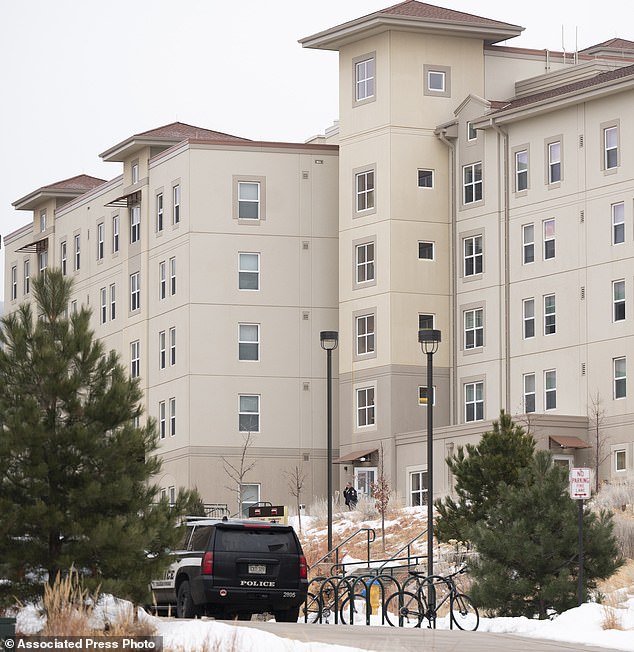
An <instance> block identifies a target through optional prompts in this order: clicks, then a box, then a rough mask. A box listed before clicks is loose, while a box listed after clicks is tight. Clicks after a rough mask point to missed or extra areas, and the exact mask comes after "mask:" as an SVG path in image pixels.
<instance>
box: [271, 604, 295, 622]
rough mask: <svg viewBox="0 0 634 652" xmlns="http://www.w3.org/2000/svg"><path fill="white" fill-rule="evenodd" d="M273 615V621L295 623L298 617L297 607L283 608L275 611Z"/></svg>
mask: <svg viewBox="0 0 634 652" xmlns="http://www.w3.org/2000/svg"><path fill="white" fill-rule="evenodd" d="M273 615H274V616H275V622H278V623H296V622H297V619H298V618H299V607H293V608H292V609H284V611H276V612H275V613H274V614H273Z"/></svg>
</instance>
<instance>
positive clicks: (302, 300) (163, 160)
mask: <svg viewBox="0 0 634 652" xmlns="http://www.w3.org/2000/svg"><path fill="white" fill-rule="evenodd" d="M521 31H522V28H521V27H519V26H517V25H511V24H508V23H504V22H500V21H497V20H492V19H488V18H482V17H478V16H473V15H470V14H465V13H462V12H457V11H452V10H449V9H444V8H440V7H435V6H433V5H428V4H424V3H420V2H415V1H413V0H412V1H407V2H403V3H401V4H398V5H395V6H393V7H390V8H388V9H385V10H383V11H379V12H375V13H373V14H370V15H368V16H364V17H361V18H358V19H356V20H352V21H350V22H348V23H344V24H342V25H338V26H335V27H333V28H331V29H328V30H325V31H322V32H320V33H318V34H314V35H312V36H309V37H306V38H303V39H302V40H301V41H300V42H301V44H302V45H303V46H304V47H310V48H318V49H328V50H335V51H338V52H339V62H340V65H339V82H340V85H339V88H340V105H339V121H338V122H337V123H336V125H335V126H333V127H331V128H330V129H328V130H327V131H326V135H325V136H324V137H320V138H314V139H312V140H310V141H308V142H307V143H305V144H289V143H260V142H257V143H256V142H252V141H249V140H245V139H242V138H237V137H232V136H227V135H226V134H219V133H217V132H213V131H208V130H205V129H199V128H195V127H189V126H187V125H181V124H175V125H169V126H167V127H163V128H159V129H155V130H153V131H149V132H145V133H143V134H138V135H135V136H133V137H131V138H129V139H127V140H125V141H123V142H122V143H119V144H117V145H116V146H114V147H112V148H111V149H109V150H108V151H106V152H104V153H103V154H102V155H101V156H102V158H103V159H104V160H106V161H116V162H120V163H122V164H123V173H122V176H120V177H117V178H116V179H113V180H112V181H102V180H98V179H93V178H89V177H84V176H80V177H77V178H75V179H71V180H67V181H65V182H61V183H58V184H53V185H51V186H47V187H45V188H40V189H38V190H36V191H35V192H33V193H31V194H29V195H28V196H26V197H24V198H22V199H19V200H18V201H16V202H15V204H14V206H15V207H16V208H17V209H19V210H27V211H31V212H32V221H30V222H29V224H28V225H26V226H25V227H24V228H23V229H20V230H19V231H16V232H15V233H12V234H10V235H9V236H7V237H6V238H5V242H6V249H7V255H6V274H5V278H6V281H5V310H7V311H10V310H14V309H15V308H16V307H17V305H19V303H20V302H21V301H23V300H24V299H28V298H29V284H30V277H31V276H32V275H34V274H36V273H38V272H39V271H41V270H43V269H45V268H46V267H47V266H53V265H54V266H61V267H62V269H65V270H66V273H67V274H68V275H69V276H72V277H73V278H74V279H75V292H76V301H77V303H78V304H82V303H84V304H89V305H90V306H91V307H92V309H93V319H94V327H95V332H96V333H97V335H98V336H99V337H102V338H103V339H104V341H105V342H106V345H107V346H108V347H110V348H114V349H116V350H118V351H119V352H120V353H121V355H122V358H123V359H124V361H126V363H127V364H129V367H130V372H131V373H132V374H133V375H138V376H139V377H140V379H141V384H142V386H143V388H144V391H145V397H146V408H147V410H146V411H147V414H148V415H150V416H152V417H154V418H156V420H157V423H158V427H159V432H160V435H161V454H162V456H163V459H164V461H165V463H164V475H163V476H162V477H161V478H160V479H159V480H158V482H159V485H160V486H161V488H162V489H163V490H164V491H165V492H166V493H167V494H168V495H169V494H170V493H171V492H172V491H174V490H175V489H176V488H177V487H179V486H196V487H198V489H199V490H200V491H201V492H202V494H203V498H204V499H205V501H206V502H209V503H229V504H231V503H232V501H234V498H233V497H232V494H231V493H230V491H229V490H228V489H227V485H229V484H231V483H230V481H229V479H228V477H227V473H226V472H225V470H224V469H223V458H224V459H225V460H229V461H230V462H232V463H234V464H235V463H236V462H237V461H238V460H239V457H240V453H241V451H242V447H243V445H244V441H245V438H246V436H247V434H248V433H251V436H250V440H251V441H252V443H251V445H250V447H249V450H248V459H249V460H250V461H254V462H255V463H256V464H255V466H254V468H253V469H252V470H251V471H249V473H248V474H247V475H246V476H245V481H244V483H243V484H244V487H243V502H244V504H249V503H251V502H254V501H256V500H270V501H272V502H274V503H289V502H291V501H292V499H291V498H290V495H289V489H288V480H287V477H286V474H287V473H288V472H289V471H292V470H293V469H294V468H295V467H296V466H297V467H299V468H301V469H303V470H304V471H305V472H306V473H307V483H306V484H305V486H304V496H305V498H304V499H303V502H310V500H312V497H314V496H324V495H325V493H326V481H325V480H326V425H327V424H326V378H325V370H326V357H325V352H324V351H323V350H322V349H321V348H320V343H319V332H320V331H321V330H334V329H338V331H339V346H338V349H337V351H336V352H335V360H336V361H337V364H336V367H337V366H338V374H337V373H335V378H334V382H335V384H336V386H337V387H338V392H335V395H336V397H337V400H336V401H335V413H336V414H338V415H339V418H338V420H337V421H338V423H335V429H334V430H335V432H334V435H335V437H334V440H335V457H336V460H335V461H336V463H337V465H338V466H337V467H336V470H338V472H339V474H338V475H336V476H335V487H334V488H335V489H338V488H339V487H340V486H341V485H342V484H343V483H345V481H347V480H348V479H353V480H354V482H355V483H356V485H357V487H358V489H359V490H360V491H361V492H365V493H367V492H369V491H370V484H371V483H372V482H373V481H374V480H376V475H377V467H378V454H379V451H380V450H381V449H383V451H384V455H385V463H386V471H387V474H388V475H389V476H390V478H391V480H392V482H393V484H394V486H395V488H396V489H397V490H398V492H399V493H400V494H401V495H402V496H403V497H404V498H405V500H406V501H407V503H408V504H410V505H420V504H422V503H423V502H425V501H426V500H427V495H428V487H427V469H428V460H427V457H426V436H427V433H426V410H427V407H426V401H427V400H428V399H429V400H433V402H434V406H435V407H434V422H435V428H434V460H433V463H434V469H435V470H436V472H435V474H434V487H433V492H434V494H436V495H442V494H445V493H449V492H451V491H452V478H451V477H449V475H448V471H447V468H446V465H445V464H444V459H445V457H446V456H447V455H449V454H451V453H452V452H454V451H455V450H456V449H457V447H458V446H459V445H462V444H464V443H466V442H476V441H477V440H478V438H479V436H480V434H481V433H482V432H483V431H484V430H486V429H488V428H489V427H490V425H491V421H492V420H493V419H495V418H496V417H497V416H498V415H499V412H500V410H501V409H504V410H506V411H507V412H509V413H511V414H512V415H514V417H515V418H516V419H517V420H519V421H521V422H523V423H525V424H526V425H527V427H529V428H530V429H531V431H532V432H533V433H534V434H535V436H536V438H537V439H538V442H539V445H540V446H542V447H544V448H549V449H551V450H552V451H553V454H554V455H555V457H556V459H557V460H558V461H559V462H560V463H562V464H565V465H569V466H572V465H577V466H585V465H587V466H591V467H593V466H594V459H595V450H596V447H597V446H596V445H597V441H598V442H599V447H598V448H599V455H598V457H599V460H600V473H599V478H600V479H601V480H604V481H610V482H617V481H619V480H621V479H625V478H628V477H631V476H632V475H633V474H634V449H633V445H634V430H633V428H632V425H633V423H632V422H633V419H634V396H633V394H634V393H633V392H632V390H631V388H630V390H629V392H628V388H627V384H628V383H627V370H628V366H629V368H632V365H634V350H633V348H632V347H633V344H634V337H633V336H634V328H633V326H632V324H633V323H634V322H633V320H632V315H631V313H632V308H631V305H633V302H634V272H632V269H633V267H632V261H633V258H634V214H633V213H634V155H633V153H632V150H631V147H630V146H629V143H631V142H634V43H632V42H630V41H626V40H622V39H613V40H611V41H606V42H605V43H601V44H598V45H596V46H593V47H589V48H586V49H584V50H582V51H580V52H574V53H561V52H549V51H546V50H529V49H523V48H517V47H512V46H509V45H508V43H507V42H508V41H509V40H510V39H512V38H513V37H516V36H518V35H519V34H520V33H521ZM628 304H629V306H628ZM70 309H71V310H72V309H73V306H71V307H70ZM431 327H433V328H435V329H439V330H440V331H441V332H442V342H441V344H440V346H439V349H438V352H437V353H436V354H435V356H434V387H433V388H431V391H430V388H427V387H426V378H427V374H426V360H425V357H424V356H423V354H422V352H421V350H420V346H419V344H418V341H417V331H418V329H419V328H431ZM628 358H629V361H628ZM235 509H237V506H233V505H232V511H235Z"/></svg>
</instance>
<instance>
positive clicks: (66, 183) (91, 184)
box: [39, 174, 106, 192]
mask: <svg viewBox="0 0 634 652" xmlns="http://www.w3.org/2000/svg"><path fill="white" fill-rule="evenodd" d="M103 183H106V181H105V179H98V178H97V177H91V176H89V175H87V174H78V175H77V176H76V177H71V178H70V179H64V180H63V181H57V182H56V183H50V184H49V185H47V186H43V187H42V188H40V189H39V190H69V191H71V192H74V191H77V192H88V191H89V190H92V189H93V188H97V186H100V185H101V184H103Z"/></svg>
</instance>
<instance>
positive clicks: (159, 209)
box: [156, 192, 163, 233]
mask: <svg viewBox="0 0 634 652" xmlns="http://www.w3.org/2000/svg"><path fill="white" fill-rule="evenodd" d="M156 230H157V232H159V233H160V232H161V231H162V230H163V193H162V192H159V193H158V194H157V195H156Z"/></svg>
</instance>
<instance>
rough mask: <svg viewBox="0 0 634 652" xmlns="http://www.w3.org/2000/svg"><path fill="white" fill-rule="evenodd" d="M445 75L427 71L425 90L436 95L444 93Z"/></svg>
mask: <svg viewBox="0 0 634 652" xmlns="http://www.w3.org/2000/svg"><path fill="white" fill-rule="evenodd" d="M445 79H446V73H445V72H443V71H442V70H428V71H427V90H428V91H433V92H437V93H444V92H445Z"/></svg>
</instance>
